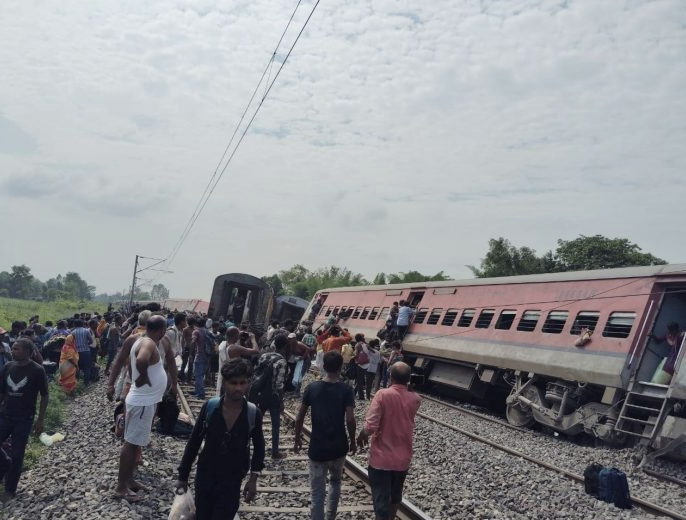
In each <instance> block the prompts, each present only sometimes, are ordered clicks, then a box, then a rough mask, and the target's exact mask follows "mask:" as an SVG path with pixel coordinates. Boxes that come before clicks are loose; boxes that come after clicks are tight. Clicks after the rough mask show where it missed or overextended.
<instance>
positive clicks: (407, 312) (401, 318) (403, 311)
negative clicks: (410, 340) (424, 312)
mask: <svg viewBox="0 0 686 520" xmlns="http://www.w3.org/2000/svg"><path fill="white" fill-rule="evenodd" d="M416 312H417V311H415V310H414V309H413V308H412V307H410V303H409V302H407V301H405V300H402V301H401V302H400V309H399V310H398V319H397V320H396V323H397V329H398V338H399V339H400V341H402V340H403V339H405V334H407V329H409V328H410V320H411V319H412V317H413V316H414V315H415V313H416Z"/></svg>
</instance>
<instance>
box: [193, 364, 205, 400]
mask: <svg viewBox="0 0 686 520" xmlns="http://www.w3.org/2000/svg"><path fill="white" fill-rule="evenodd" d="M205 370H207V360H206V359H203V358H200V357H198V356H195V361H194V362H193V372H194V374H195V396H196V397H198V398H199V399H205V382H204V380H205Z"/></svg>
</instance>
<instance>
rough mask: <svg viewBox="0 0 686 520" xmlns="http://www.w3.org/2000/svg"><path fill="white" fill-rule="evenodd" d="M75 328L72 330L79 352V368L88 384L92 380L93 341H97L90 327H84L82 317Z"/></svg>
mask: <svg viewBox="0 0 686 520" xmlns="http://www.w3.org/2000/svg"><path fill="white" fill-rule="evenodd" d="M74 325H75V328H74V330H73V331H72V335H73V336H74V344H75V345H76V351H77V352H78V353H79V370H80V371H81V376H82V377H83V384H84V385H86V386H88V385H89V384H90V382H91V372H92V371H93V356H92V354H91V343H94V342H95V336H94V335H93V333H92V332H91V330H90V329H88V328H86V327H84V323H83V320H82V319H78V320H76V322H75V323H74Z"/></svg>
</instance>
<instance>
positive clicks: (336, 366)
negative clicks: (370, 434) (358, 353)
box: [293, 350, 356, 520]
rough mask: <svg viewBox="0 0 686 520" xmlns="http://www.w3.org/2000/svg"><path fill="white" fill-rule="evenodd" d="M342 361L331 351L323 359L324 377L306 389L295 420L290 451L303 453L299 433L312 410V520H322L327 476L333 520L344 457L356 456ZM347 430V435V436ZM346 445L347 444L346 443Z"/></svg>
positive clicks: (352, 416) (350, 401) (351, 402)
mask: <svg viewBox="0 0 686 520" xmlns="http://www.w3.org/2000/svg"><path fill="white" fill-rule="evenodd" d="M342 367H343V357H342V356H341V354H339V353H338V352H337V351H335V350H333V351H331V352H327V353H326V354H325V355H324V370H325V372H326V376H325V377H324V379H323V380H322V381H315V382H314V383H311V384H310V385H308V387H307V388H306V389H305V393H304V394H303V400H302V404H301V405H300V410H299V411H298V417H297V418H296V420H295V442H294V446H293V449H294V451H295V452H296V453H298V452H299V451H300V450H301V449H302V430H303V423H304V422H305V415H307V410H308V409H309V408H312V434H311V439H310V445H309V448H308V450H307V456H308V458H309V459H310V486H311V488H312V505H311V513H312V516H311V518H312V520H324V518H325V517H324V499H325V495H326V493H325V489H324V488H325V486H326V476H327V474H328V475H329V490H328V495H329V496H328V501H327V506H326V518H327V519H328V520H333V519H334V518H336V510H337V509H338V499H339V497H340V495H341V476H342V474H343V465H344V464H345V456H346V454H347V453H348V450H350V454H351V455H354V454H355V452H356V446H355V413H354V409H355V396H354V395H353V391H352V388H350V386H348V385H346V384H345V383H342V382H341V381H340V376H341V368H342ZM346 427H347V430H348V435H347V436H346ZM348 441H349V442H348Z"/></svg>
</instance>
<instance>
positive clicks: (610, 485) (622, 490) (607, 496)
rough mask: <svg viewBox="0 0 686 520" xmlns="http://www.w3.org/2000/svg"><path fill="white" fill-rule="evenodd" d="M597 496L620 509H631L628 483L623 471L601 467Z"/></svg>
mask: <svg viewBox="0 0 686 520" xmlns="http://www.w3.org/2000/svg"><path fill="white" fill-rule="evenodd" d="M598 477H599V478H598V498H599V499H600V500H603V501H605V502H609V503H610V504H614V505H615V506H616V507H619V508H620V509H631V507H632V503H631V494H630V493H629V483H628V482H627V479H626V475H625V474H624V472H623V471H620V470H618V469H617V468H603V469H601V470H600V473H599V474H598Z"/></svg>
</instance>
